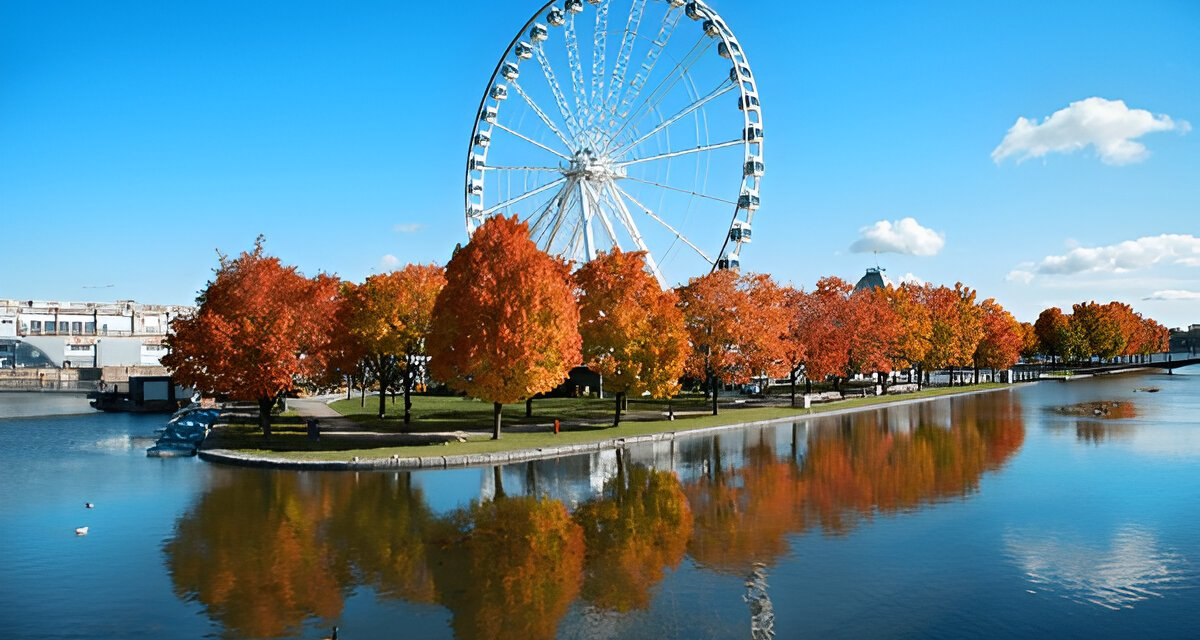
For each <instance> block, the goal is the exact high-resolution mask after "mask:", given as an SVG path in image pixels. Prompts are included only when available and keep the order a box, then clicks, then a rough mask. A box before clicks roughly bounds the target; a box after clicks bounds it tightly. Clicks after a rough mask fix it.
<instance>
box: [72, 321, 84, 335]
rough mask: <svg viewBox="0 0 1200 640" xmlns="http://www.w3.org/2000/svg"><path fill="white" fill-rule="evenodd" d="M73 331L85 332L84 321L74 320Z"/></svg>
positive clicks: (76, 332)
mask: <svg viewBox="0 0 1200 640" xmlns="http://www.w3.org/2000/svg"><path fill="white" fill-rule="evenodd" d="M71 333H74V334H80V333H83V323H82V322H72V323H71Z"/></svg>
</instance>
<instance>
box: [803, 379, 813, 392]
mask: <svg viewBox="0 0 1200 640" xmlns="http://www.w3.org/2000/svg"><path fill="white" fill-rule="evenodd" d="M804 393H806V394H809V395H812V378H810V377H808V375H807V374H805V376H804Z"/></svg>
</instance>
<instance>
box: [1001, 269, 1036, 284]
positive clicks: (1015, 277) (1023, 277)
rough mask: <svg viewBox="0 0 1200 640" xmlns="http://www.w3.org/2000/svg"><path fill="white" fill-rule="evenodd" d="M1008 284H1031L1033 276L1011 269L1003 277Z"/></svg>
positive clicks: (1020, 270)
mask: <svg viewBox="0 0 1200 640" xmlns="http://www.w3.org/2000/svg"><path fill="white" fill-rule="evenodd" d="M1004 279H1005V280H1007V281H1009V282H1019V283H1021V284H1029V283H1030V282H1033V274H1032V273H1030V272H1029V271H1026V270H1024V269H1013V270H1012V271H1009V272H1008V275H1007V276H1005V277H1004Z"/></svg>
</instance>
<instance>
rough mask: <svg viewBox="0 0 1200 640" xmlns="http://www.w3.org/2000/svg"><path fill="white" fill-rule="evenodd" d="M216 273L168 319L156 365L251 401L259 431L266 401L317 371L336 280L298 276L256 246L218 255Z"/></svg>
mask: <svg viewBox="0 0 1200 640" xmlns="http://www.w3.org/2000/svg"><path fill="white" fill-rule="evenodd" d="M218 255H219V257H220V267H218V268H217V269H216V277H214V278H213V280H212V281H211V282H209V283H208V286H207V287H206V288H205V289H204V291H202V292H201V293H200V296H199V297H198V298H197V303H198V305H199V307H198V308H197V309H196V312H195V313H194V314H192V315H191V316H189V317H185V318H177V319H175V320H174V321H172V323H171V335H169V336H168V337H167V340H166V346H167V348H168V349H169V351H170V353H168V354H167V355H166V356H164V357H163V359H162V362H163V365H164V366H166V367H167V368H168V369H170V370H171V375H172V376H173V377H174V379H175V381H176V382H177V383H179V384H183V385H186V386H190V387H195V388H196V389H198V390H200V391H202V392H205V393H212V394H219V395H224V396H226V397H228V398H230V399H233V400H252V401H255V402H257V403H258V410H259V425H260V426H261V427H262V431H263V436H264V437H268V438H269V437H270V436H271V407H272V406H273V405H274V404H275V402H276V401H278V400H279V398H280V397H282V396H283V395H284V394H286V393H287V392H289V391H291V390H292V389H294V388H295V386H296V384H297V382H298V381H299V380H301V379H303V378H306V377H317V376H321V375H323V374H324V372H325V362H326V359H327V356H328V355H329V352H330V347H331V345H332V342H333V339H332V333H333V332H332V327H333V319H334V316H335V314H336V310H337V306H338V296H337V292H338V282H337V279H336V278H333V277H331V276H327V275H324V274H320V275H318V276H316V277H315V278H306V277H304V275H302V274H301V273H300V272H299V271H297V270H296V267H289V266H284V265H283V264H282V263H281V262H280V261H279V258H275V257H272V256H267V255H266V254H265V253H264V252H263V237H262V236H259V237H258V239H257V240H256V241H255V243H254V251H253V252H243V253H242V254H241V255H239V256H238V257H237V258H233V259H230V258H229V257H228V256H225V255H222V254H218Z"/></svg>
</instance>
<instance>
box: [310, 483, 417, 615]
mask: <svg viewBox="0 0 1200 640" xmlns="http://www.w3.org/2000/svg"><path fill="white" fill-rule="evenodd" d="M325 482H326V484H332V485H336V486H337V489H338V491H337V493H338V495H339V502H338V508H337V511H336V512H335V513H333V514H332V515H331V517H330V520H329V527H328V533H329V538H330V540H331V541H332V542H333V544H334V545H336V546H337V548H338V551H339V555H340V557H341V558H342V559H344V560H346V561H348V562H349V563H350V564H351V565H352V566H353V567H354V568H355V570H356V578H357V580H356V581H357V582H359V583H361V584H369V585H373V586H374V587H375V588H376V590H377V591H378V592H379V594H380V595H381V596H384V597H388V598H400V599H404V600H408V601H410V602H420V603H432V602H434V601H435V598H434V589H433V575H432V574H431V573H430V571H429V567H428V564H427V563H426V561H425V553H426V544H425V540H426V536H427V535H428V531H429V529H430V526H431V522H432V520H433V514H432V513H431V512H430V510H429V507H428V506H426V504H425V499H424V496H423V495H422V492H421V490H420V488H419V487H415V486H413V483H412V475H411V474H408V473H401V474H396V475H395V476H393V475H390V474H381V473H364V474H354V475H348V474H330V475H329V476H327V477H326V478H325Z"/></svg>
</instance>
